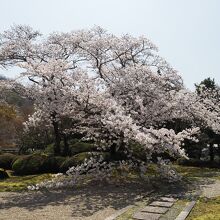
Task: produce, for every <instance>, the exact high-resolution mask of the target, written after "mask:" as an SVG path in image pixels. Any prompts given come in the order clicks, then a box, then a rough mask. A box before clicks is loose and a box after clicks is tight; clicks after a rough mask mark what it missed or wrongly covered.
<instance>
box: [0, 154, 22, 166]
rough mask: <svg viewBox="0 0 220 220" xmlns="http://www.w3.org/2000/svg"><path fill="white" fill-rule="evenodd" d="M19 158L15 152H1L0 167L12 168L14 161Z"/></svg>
mask: <svg viewBox="0 0 220 220" xmlns="http://www.w3.org/2000/svg"><path fill="white" fill-rule="evenodd" d="M17 158H18V155H15V154H9V153H6V154H1V155H0V168H3V169H8V170H10V169H11V168H12V164H13V162H14V161H15V160H16V159H17Z"/></svg>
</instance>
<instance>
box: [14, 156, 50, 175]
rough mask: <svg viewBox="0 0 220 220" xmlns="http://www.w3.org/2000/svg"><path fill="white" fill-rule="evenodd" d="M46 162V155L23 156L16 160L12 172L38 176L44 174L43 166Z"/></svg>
mask: <svg viewBox="0 0 220 220" xmlns="http://www.w3.org/2000/svg"><path fill="white" fill-rule="evenodd" d="M45 160H46V156H44V155H29V156H23V157H20V158H18V159H17V160H15V162H14V163H13V165H12V170H13V171H14V172H15V173H16V174H19V175H27V174H37V173H41V172H42V165H43V163H44V161H45Z"/></svg>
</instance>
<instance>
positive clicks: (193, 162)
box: [177, 158, 220, 168]
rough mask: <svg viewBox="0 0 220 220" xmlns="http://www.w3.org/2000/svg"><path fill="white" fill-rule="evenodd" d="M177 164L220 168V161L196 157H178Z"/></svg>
mask: <svg viewBox="0 0 220 220" xmlns="http://www.w3.org/2000/svg"><path fill="white" fill-rule="evenodd" d="M177 164H179V165H182V166H192V167H209V168H220V163H217V162H215V161H212V162H211V161H204V160H198V159H188V160H187V159H185V158H179V159H178V160H177Z"/></svg>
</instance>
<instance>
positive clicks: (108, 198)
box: [0, 185, 149, 220]
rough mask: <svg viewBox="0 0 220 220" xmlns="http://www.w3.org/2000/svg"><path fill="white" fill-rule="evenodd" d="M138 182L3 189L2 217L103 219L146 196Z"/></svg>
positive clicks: (20, 219) (0, 196)
mask: <svg viewBox="0 0 220 220" xmlns="http://www.w3.org/2000/svg"><path fill="white" fill-rule="evenodd" d="M147 192H149V189H147V188H146V187H144V185H142V186H138V185H129V186H115V185H114V186H113V185H110V186H101V187H100V186H97V185H96V186H89V187H85V188H83V189H78V190H65V191H51V192H23V193H15V192H1V193H0V219H1V220H11V219H13V220H32V219H34V220H45V219H47V220H54V219H59V220H64V219H65V220H69V219H71V220H103V219H105V218H106V217H108V216H111V215H112V214H114V213H115V212H116V211H117V210H119V209H121V208H124V207H126V206H127V205H130V204H132V203H134V202H136V201H137V199H138V198H140V196H141V197H142V196H145V194H146V193H147Z"/></svg>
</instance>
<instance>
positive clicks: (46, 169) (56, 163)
mask: <svg viewBox="0 0 220 220" xmlns="http://www.w3.org/2000/svg"><path fill="white" fill-rule="evenodd" d="M65 160H66V158H65V157H59V156H56V157H54V156H50V157H48V158H46V159H45V160H44V162H43V164H42V166H41V171H42V172H43V173H58V172H60V167H61V165H62V163H63V162H64V161H65Z"/></svg>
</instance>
